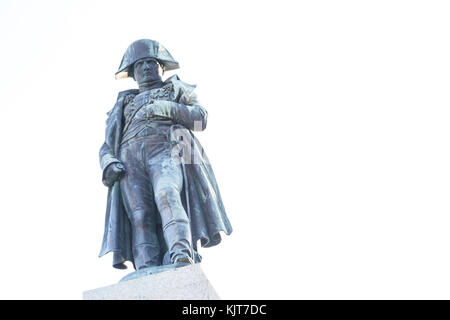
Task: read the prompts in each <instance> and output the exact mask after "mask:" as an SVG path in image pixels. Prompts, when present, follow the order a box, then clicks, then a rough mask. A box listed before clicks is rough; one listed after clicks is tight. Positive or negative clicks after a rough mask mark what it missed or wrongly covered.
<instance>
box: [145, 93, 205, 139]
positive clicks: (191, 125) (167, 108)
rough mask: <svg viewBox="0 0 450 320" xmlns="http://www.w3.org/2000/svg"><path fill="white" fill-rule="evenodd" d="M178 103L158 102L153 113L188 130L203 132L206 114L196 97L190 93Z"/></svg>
mask: <svg viewBox="0 0 450 320" xmlns="http://www.w3.org/2000/svg"><path fill="white" fill-rule="evenodd" d="M179 101H180V102H179V103H178V102H173V101H158V102H156V103H155V105H154V107H153V112H154V114H155V115H158V116H163V117H169V118H171V119H172V120H173V121H174V122H176V123H179V124H181V125H183V126H184V127H186V128H188V129H189V130H193V131H202V130H205V128H206V123H207V120H208V112H207V111H206V109H205V108H204V107H203V106H201V105H200V103H199V102H198V98H197V95H196V94H195V93H194V92H191V93H190V95H189V96H183V97H182V98H181V99H180V100H179Z"/></svg>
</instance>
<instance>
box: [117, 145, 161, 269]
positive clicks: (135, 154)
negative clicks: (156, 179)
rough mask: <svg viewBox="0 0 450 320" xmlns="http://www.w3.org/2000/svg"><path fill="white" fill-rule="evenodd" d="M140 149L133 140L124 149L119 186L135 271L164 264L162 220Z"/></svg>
mask: <svg viewBox="0 0 450 320" xmlns="http://www.w3.org/2000/svg"><path fill="white" fill-rule="evenodd" d="M141 151H142V144H141V143H133V144H131V145H128V146H127V147H126V148H124V149H123V150H122V152H121V161H122V162H123V164H124V166H125V170H126V174H125V176H124V177H123V178H122V180H121V182H120V188H121V191H122V197H123V201H124V204H125V208H126V211H127V215H128V218H129V219H130V223H131V233H132V249H133V257H134V265H135V267H136V270H139V269H143V268H147V267H151V266H157V265H160V264H161V252H160V245H159V241H158V236H157V233H156V226H157V222H158V220H159V219H158V217H157V210H156V206H155V204H154V199H153V192H152V190H151V188H152V187H151V183H150V179H149V177H148V174H147V172H146V170H145V163H144V160H143V159H142V152H141Z"/></svg>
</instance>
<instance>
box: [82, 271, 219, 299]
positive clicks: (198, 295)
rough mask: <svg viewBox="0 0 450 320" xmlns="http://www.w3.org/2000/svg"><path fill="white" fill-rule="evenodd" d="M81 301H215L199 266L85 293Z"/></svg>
mask: <svg viewBox="0 0 450 320" xmlns="http://www.w3.org/2000/svg"><path fill="white" fill-rule="evenodd" d="M83 299H84V300H218V299H220V298H219V296H218V295H217V293H216V291H215V290H214V288H213V287H212V286H211V284H210V283H209V281H208V279H207V278H206V276H205V274H204V273H203V271H202V269H201V268H200V264H199V263H197V264H194V265H189V266H186V267H181V268H176V269H172V270H167V271H164V272H161V273H156V274H149V275H146V276H142V277H139V278H136V279H132V280H127V281H122V282H120V283H117V284H114V285H111V286H107V287H103V288H98V289H94V290H89V291H85V292H84V293H83Z"/></svg>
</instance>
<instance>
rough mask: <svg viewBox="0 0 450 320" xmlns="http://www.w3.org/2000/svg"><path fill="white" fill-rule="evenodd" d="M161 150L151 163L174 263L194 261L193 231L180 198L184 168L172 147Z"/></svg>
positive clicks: (157, 202) (165, 231)
mask: <svg viewBox="0 0 450 320" xmlns="http://www.w3.org/2000/svg"><path fill="white" fill-rule="evenodd" d="M158 148H159V151H158V152H152V157H151V158H150V159H149V160H148V162H149V164H150V165H149V171H150V177H151V182H152V185H153V190H154V195H155V202H156V205H157V207H158V211H159V213H160V216H161V223H162V227H163V232H164V239H165V241H166V244H167V247H168V250H169V254H170V260H171V262H172V263H175V262H177V260H180V261H183V262H187V261H192V236H191V227H190V223H189V219H188V217H187V214H186V211H185V210H184V207H183V204H182V202H181V196H180V192H181V190H182V187H183V174H182V171H181V165H180V163H179V162H177V161H176V160H174V159H172V158H171V154H170V151H171V149H170V145H169V144H164V145H160V146H158Z"/></svg>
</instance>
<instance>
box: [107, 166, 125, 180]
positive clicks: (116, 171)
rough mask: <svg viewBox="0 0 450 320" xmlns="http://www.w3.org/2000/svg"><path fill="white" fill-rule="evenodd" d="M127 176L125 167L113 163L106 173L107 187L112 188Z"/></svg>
mask: <svg viewBox="0 0 450 320" xmlns="http://www.w3.org/2000/svg"><path fill="white" fill-rule="evenodd" d="M124 174H125V167H124V166H123V164H121V163H118V162H114V163H111V164H110V165H109V166H108V167H107V168H106V171H105V184H106V185H107V186H112V185H113V183H114V182H116V181H117V180H119V179H120V178H122V176H123V175H124Z"/></svg>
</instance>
